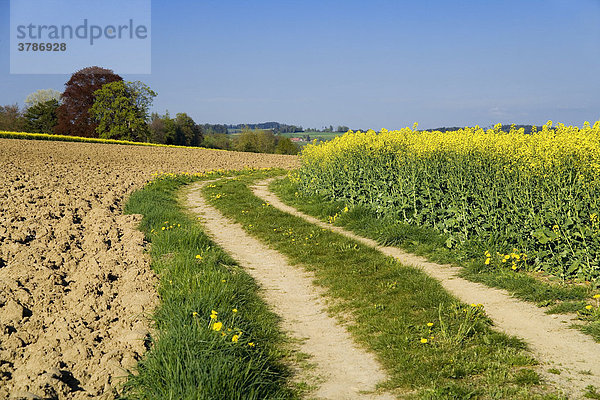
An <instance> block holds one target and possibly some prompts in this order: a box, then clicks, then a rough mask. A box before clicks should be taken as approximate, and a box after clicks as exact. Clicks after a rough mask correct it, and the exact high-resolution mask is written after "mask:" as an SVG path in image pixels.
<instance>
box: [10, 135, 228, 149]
mask: <svg viewBox="0 0 600 400" xmlns="http://www.w3.org/2000/svg"><path fill="white" fill-rule="evenodd" d="M0 139H23V140H48V141H55V142H78V143H104V144H120V145H128V146H150V147H173V148H179V149H201V148H202V147H189V146H175V145H171V144H159V143H147V142H131V141H128V140H114V139H99V138H85V137H80V136H68V135H50V134H47V133H27V132H6V131H0ZM211 150H218V149H211ZM219 151H225V150H219Z"/></svg>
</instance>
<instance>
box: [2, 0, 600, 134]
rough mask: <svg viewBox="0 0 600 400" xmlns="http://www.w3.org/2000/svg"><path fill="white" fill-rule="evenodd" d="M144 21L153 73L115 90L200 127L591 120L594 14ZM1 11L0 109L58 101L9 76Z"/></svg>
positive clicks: (446, 5) (597, 83)
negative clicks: (151, 94) (143, 92)
mask: <svg viewBox="0 0 600 400" xmlns="http://www.w3.org/2000/svg"><path fill="white" fill-rule="evenodd" d="M19 1H22V0H19ZM151 10H152V66H151V67H152V73H151V74H149V75H126V74H122V76H123V78H124V79H126V80H141V81H143V82H145V83H146V84H148V85H149V86H150V87H151V88H152V89H154V90H155V91H156V92H157V93H158V96H157V97H156V99H155V101H154V105H153V109H154V110H155V111H158V112H160V113H164V111H165V110H167V109H168V110H169V112H170V113H171V114H175V113H178V112H186V113H188V114H189V115H190V116H191V117H192V118H193V119H194V120H195V121H196V122H198V123H244V122H248V123H250V122H264V121H279V122H285V123H290V124H297V125H302V126H304V127H317V128H320V127H322V126H324V125H327V126H328V125H330V124H331V125H334V126H336V125H340V124H344V125H348V126H350V127H352V128H373V129H380V128H388V129H396V128H401V127H404V126H411V125H412V123H413V122H419V126H420V127H421V128H433V127H439V126H467V125H475V124H479V125H481V126H486V125H490V124H494V123H496V122H502V123H533V124H538V125H539V124H542V123H545V122H546V121H547V120H549V119H551V120H553V121H555V122H563V123H565V124H573V125H579V126H581V124H582V123H583V122H584V121H586V120H587V121H590V122H593V121H596V120H598V119H600V74H599V72H600V24H598V22H597V21H598V18H599V17H600V0H562V1H559V0H514V1H513V0H502V1H500V0H498V1H496V0H486V1H481V0H472V1H459V0H456V1H434V0H430V1H428V0H420V1H416V0H414V1H400V0H395V1H393V0H386V1H379V0H369V1H354V0H343V1H328V0H321V1H313V0H304V1H285V0H278V1H262V0H255V1H227V0H219V1H191V0H190V1H181V0H172V1H159V0H154V1H152V8H151ZM9 11H10V8H9V1H8V0H0V104H12V103H15V102H18V103H20V104H23V102H24V99H25V97H26V96H27V94H29V93H31V92H33V91H35V90H37V89H42V88H54V89H57V90H61V91H62V89H63V88H64V83H65V82H66V81H67V80H68V79H69V75H11V74H10V68H9V64H10V63H9V38H10V28H9V22H10V12H9ZM115 12H116V13H118V11H115ZM102 66H104V67H107V68H111V65H102ZM73 72H74V71H73ZM115 72H117V73H119V71H118V70H115Z"/></svg>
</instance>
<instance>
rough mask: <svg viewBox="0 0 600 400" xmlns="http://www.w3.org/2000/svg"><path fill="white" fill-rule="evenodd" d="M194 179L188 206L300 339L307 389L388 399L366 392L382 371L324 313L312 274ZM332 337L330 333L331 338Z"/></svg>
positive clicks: (328, 395)
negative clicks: (309, 367) (223, 209)
mask: <svg viewBox="0 0 600 400" xmlns="http://www.w3.org/2000/svg"><path fill="white" fill-rule="evenodd" d="M207 183H209V182H200V183H196V184H194V185H193V186H192V187H191V188H189V189H188V192H187V203H188V206H189V208H190V211H191V212H193V213H194V214H195V215H198V216H200V218H201V219H202V225H203V226H204V228H205V229H206V232H207V233H208V234H209V235H210V236H211V237H212V238H213V240H214V241H215V242H216V243H217V244H219V246H221V247H222V248H223V249H224V250H225V251H227V252H228V253H229V254H230V255H231V256H232V257H233V258H234V259H236V260H237V261H238V262H239V263H240V265H241V266H242V267H243V268H244V269H245V270H246V271H247V272H248V273H249V274H250V275H251V276H253V277H254V278H255V279H256V280H257V282H258V283H259V284H260V286H261V289H262V295H263V297H264V299H265V301H266V302H267V303H268V304H269V305H270V306H271V307H272V308H273V310H274V311H275V312H276V313H277V314H278V315H280V316H281V318H282V325H283V329H284V330H285V331H286V332H287V333H288V334H290V335H291V336H292V337H294V338H296V339H299V340H300V341H301V345H300V350H301V351H302V352H304V353H307V354H309V355H311V358H310V360H309V362H311V363H312V364H314V366H315V367H314V370H313V371H312V374H314V375H316V376H317V377H318V378H319V381H320V382H319V385H318V386H319V387H318V389H317V390H316V391H315V392H314V393H313V394H312V395H314V396H315V397H316V398H318V399H331V400H359V399H365V400H366V399H372V400H391V399H394V398H395V397H394V396H392V395H389V394H369V393H363V392H365V391H366V392H372V391H373V390H375V387H376V384H377V383H378V382H380V381H383V380H385V378H386V377H385V374H384V373H383V371H382V370H381V368H380V367H379V365H378V364H377V362H376V361H375V359H374V357H373V356H372V355H371V354H369V353H367V352H365V351H364V350H363V349H361V348H359V347H357V345H356V344H355V343H354V342H353V340H352V339H351V337H350V334H349V333H348V332H347V331H346V330H345V329H344V327H343V326H341V325H339V324H338V323H337V322H336V321H335V319H334V318H332V317H330V316H328V315H327V313H326V304H325V301H324V299H323V297H322V294H323V293H322V291H321V290H319V288H317V287H316V286H314V285H313V284H312V282H313V280H314V277H313V276H312V275H311V274H310V273H307V272H305V271H303V270H301V268H299V267H296V266H292V265H290V264H289V263H288V261H287V259H286V258H285V257H284V256H283V255H281V254H280V253H278V252H277V251H275V250H272V249H270V248H269V247H268V246H266V245H265V244H263V243H262V242H260V241H258V240H257V239H255V238H253V237H252V236H250V235H249V234H247V233H246V232H245V231H244V229H243V228H242V226H241V225H240V224H238V223H234V222H231V221H230V220H228V219H227V218H226V217H224V216H223V215H222V214H221V213H220V212H219V211H218V210H217V209H216V208H214V207H212V206H211V205H209V204H208V203H207V201H206V200H205V199H204V197H203V195H202V193H201V189H202V186H203V185H205V184H207ZM332 338H335V339H333V340H332Z"/></svg>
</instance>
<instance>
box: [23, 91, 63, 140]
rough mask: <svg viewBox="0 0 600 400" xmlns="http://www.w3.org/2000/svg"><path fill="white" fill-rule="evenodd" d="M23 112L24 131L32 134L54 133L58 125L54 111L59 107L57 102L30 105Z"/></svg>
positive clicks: (50, 101)
mask: <svg viewBox="0 0 600 400" xmlns="http://www.w3.org/2000/svg"><path fill="white" fill-rule="evenodd" d="M32 104H33V105H32V106H30V107H29V108H28V109H27V111H26V112H25V115H24V117H25V120H26V122H25V129H26V130H27V132H33V133H48V134H52V133H54V128H55V127H56V124H57V123H58V116H57V112H56V110H57V109H58V107H59V103H58V100H56V99H51V100H48V101H45V102H42V103H35V104H34V103H32Z"/></svg>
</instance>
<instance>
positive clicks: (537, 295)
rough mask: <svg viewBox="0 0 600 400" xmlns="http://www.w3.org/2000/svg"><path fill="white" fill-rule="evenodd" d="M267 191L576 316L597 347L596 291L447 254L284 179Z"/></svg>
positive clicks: (397, 225)
mask: <svg viewBox="0 0 600 400" xmlns="http://www.w3.org/2000/svg"><path fill="white" fill-rule="evenodd" d="M270 189H271V190H273V191H274V192H275V193H276V194H277V195H278V196H279V198H281V200H282V201H284V202H285V203H286V204H289V205H291V206H293V207H296V208H297V209H298V210H300V211H302V212H304V213H306V214H309V215H312V216H314V217H316V218H319V219H321V220H323V221H328V222H331V223H333V224H335V225H339V226H342V227H344V228H346V229H349V230H351V231H353V232H355V233H356V234H358V235H361V236H364V237H368V238H370V239H373V240H375V241H377V242H378V243H379V244H381V245H386V246H397V247H400V248H402V249H404V250H406V251H408V252H410V253H413V254H418V255H420V256H424V257H426V258H428V259H429V260H431V261H434V262H439V263H442V264H445V263H447V264H454V265H458V266H460V267H463V272H462V273H461V276H462V277H463V278H465V279H468V280H471V281H473V282H479V283H483V284H485V285H487V286H491V287H496V288H500V289H505V290H507V291H508V292H510V293H511V294H512V295H513V296H515V297H517V298H520V299H522V300H526V301H530V302H534V303H536V304H537V305H538V306H541V307H547V312H548V313H549V314H560V313H576V314H577V315H578V316H579V318H580V320H581V323H580V324H578V325H577V327H578V328H579V329H580V330H581V331H583V332H584V333H587V334H589V335H591V336H592V337H593V338H594V339H595V340H596V341H598V342H600V308H598V300H597V299H594V298H593V296H594V295H595V294H597V293H600V290H598V289H594V287H593V286H592V285H577V284H565V283H562V282H561V281H560V280H559V279H556V280H555V281H554V282H552V281H550V280H548V279H547V278H548V277H546V278H544V277H535V276H532V275H531V274H528V273H526V272H522V271H513V270H512V269H511V268H510V267H509V266H508V265H507V266H506V268H500V267H497V266H494V265H486V264H485V263H484V259H485V256H484V254H483V251H479V250H478V249H470V248H466V249H462V250H458V249H449V248H448V247H446V245H445V243H446V239H447V238H446V237H444V236H443V235H442V234H440V233H439V232H437V231H434V230H433V229H428V228H423V227H417V226H412V225H408V224H406V223H402V222H399V221H396V220H392V219H390V218H387V217H381V216H378V215H377V214H376V213H375V212H374V211H372V210H369V209H368V208H366V207H364V206H354V207H352V206H351V207H349V208H348V207H347V204H346V203H344V202H343V201H329V200H327V199H325V198H323V197H322V196H318V195H304V194H302V192H301V191H300V190H298V185H297V184H295V183H293V182H292V181H290V179H289V178H284V179H280V180H276V181H274V182H273V183H271V186H270ZM550 278H551V277H550ZM590 307H591V308H590Z"/></svg>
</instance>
